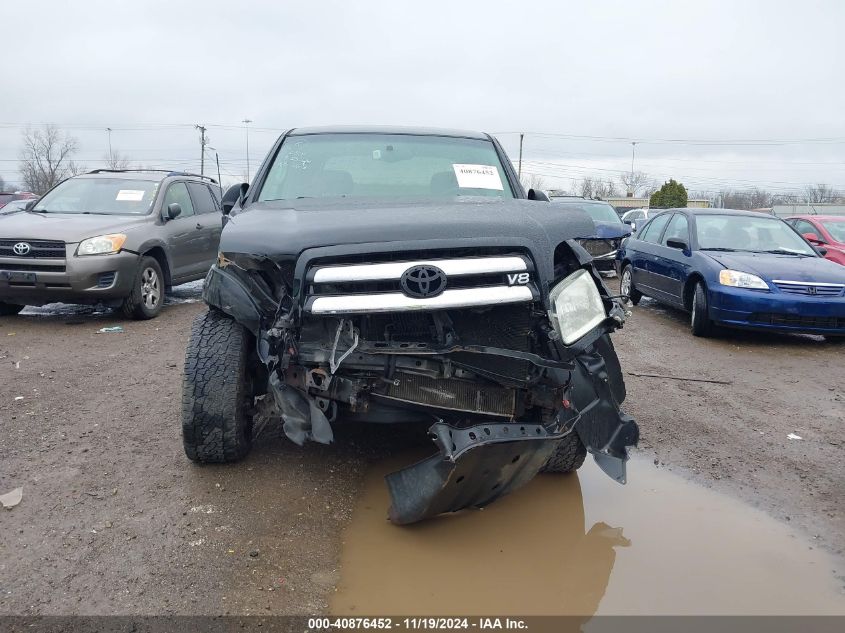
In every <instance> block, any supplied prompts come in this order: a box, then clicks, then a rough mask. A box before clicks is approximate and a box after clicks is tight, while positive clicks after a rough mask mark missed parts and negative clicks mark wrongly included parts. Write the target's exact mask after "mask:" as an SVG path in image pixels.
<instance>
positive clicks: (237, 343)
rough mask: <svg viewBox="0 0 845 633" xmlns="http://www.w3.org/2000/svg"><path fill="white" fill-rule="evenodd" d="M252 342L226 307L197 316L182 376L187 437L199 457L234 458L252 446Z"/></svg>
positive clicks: (188, 450) (188, 446) (214, 460)
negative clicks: (223, 310) (225, 312)
mask: <svg viewBox="0 0 845 633" xmlns="http://www.w3.org/2000/svg"><path fill="white" fill-rule="evenodd" d="M251 342H252V335H251V334H250V333H249V332H248V331H247V330H246V329H245V328H244V327H243V326H242V325H241V324H240V323H237V322H236V321H234V320H233V319H231V318H229V317H228V316H227V315H225V314H223V313H222V312H217V311H215V310H210V311H208V312H206V313H205V314H201V315H199V316H198V317H197V318H196V319H194V324H193V326H192V327H191V338H190V340H189V341H188V349H187V352H186V354H185V377H184V378H183V381H182V442H183V444H184V447H185V454H186V455H187V456H188V458H189V459H191V460H193V461H195V462H211V463H223V462H232V461H236V460H238V459H241V458H242V457H244V456H246V454H247V453H249V450H250V448H252V415H251V409H252V404H253V403H252V380H251V378H250V373H249V369H250V368H249V362H248V358H249V351H250V344H251Z"/></svg>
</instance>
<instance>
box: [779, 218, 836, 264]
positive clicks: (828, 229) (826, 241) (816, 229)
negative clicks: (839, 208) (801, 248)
mask: <svg viewBox="0 0 845 633" xmlns="http://www.w3.org/2000/svg"><path fill="white" fill-rule="evenodd" d="M786 221H787V222H788V223H789V224H791V225H792V226H793V227H795V230H796V231H798V232H799V233H800V234H801V235H803V236H804V239H805V240H807V241H808V242H810V244H812V245H813V246H821V247H823V248H825V249H826V250H827V255H825V257H826V258H827V259H829V260H830V261H832V262H836V263H837V264H842V265H843V266H845V215H796V216H794V217H791V218H786Z"/></svg>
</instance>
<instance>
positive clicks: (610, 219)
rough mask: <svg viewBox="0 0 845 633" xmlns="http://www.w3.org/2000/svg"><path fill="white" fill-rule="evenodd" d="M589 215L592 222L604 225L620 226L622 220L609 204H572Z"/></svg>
mask: <svg viewBox="0 0 845 633" xmlns="http://www.w3.org/2000/svg"><path fill="white" fill-rule="evenodd" d="M571 206H574V207H577V208H578V209H580V210H581V211H584V212H585V213H586V214H587V215H589V216H590V217H591V218H592V219H593V222H604V223H606V224H622V219H621V218H620V217H619V214H618V213H616V211H615V210H614V209H613V207H612V206H610V205H609V204H574V205H571Z"/></svg>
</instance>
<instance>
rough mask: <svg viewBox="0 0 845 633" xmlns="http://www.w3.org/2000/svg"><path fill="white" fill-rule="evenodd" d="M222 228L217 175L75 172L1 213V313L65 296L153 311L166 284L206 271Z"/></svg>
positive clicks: (133, 311) (145, 315) (139, 314)
mask: <svg viewBox="0 0 845 633" xmlns="http://www.w3.org/2000/svg"><path fill="white" fill-rule="evenodd" d="M221 230H222V214H221V208H220V187H219V186H218V184H217V183H216V181H215V180H213V179H212V178H208V177H202V176H198V175H196V174H188V173H183V172H168V171H164V170H120V171H114V170H103V169H98V170H95V171H92V172H89V173H87V174H84V175H80V176H75V177H73V178H69V179H67V180H65V181H63V182H61V183H60V184H58V185H56V186H55V187H54V188H53V189H51V190H50V191H48V192H47V193H46V194H45V195H44V196H42V197H41V198H40V199H39V200H37V201H33V202H32V203H31V204H29V205H27V209H26V211H25V212H22V213H15V214H10V215H6V216H3V217H0V315H12V314H17V313H18V312H20V311H21V310H22V309H23V307H24V306H25V305H43V304H45V303H52V302H56V301H61V302H66V303H103V304H105V305H109V306H113V307H120V308H122V310H123V312H124V313H125V314H126V315H127V316H129V317H133V318H136V319H150V318H152V317H154V316H156V315H157V314H158V313H159V312H160V311H161V307H162V305H163V303H164V294H165V291H166V290H167V289H169V288H171V287H172V286H176V285H179V284H182V283H185V282H188V281H194V280H196V279H202V278H203V277H204V276H205V274H206V273H207V272H208V269H209V268H210V267H211V265H212V264H213V263H214V261H215V259H216V257H217V247H218V244H219V242H220V232H221Z"/></svg>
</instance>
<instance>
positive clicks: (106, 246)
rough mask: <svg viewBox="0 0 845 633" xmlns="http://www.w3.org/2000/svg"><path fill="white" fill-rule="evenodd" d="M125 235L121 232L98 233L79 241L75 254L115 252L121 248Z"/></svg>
mask: <svg viewBox="0 0 845 633" xmlns="http://www.w3.org/2000/svg"><path fill="white" fill-rule="evenodd" d="M125 241H126V236H125V235H124V234H123V233H112V234H111V235H99V236H97V237H89V238H88V239H87V240H82V241H81V242H80V243H79V248H77V249H76V254H77V255H106V254H108V253H117V252H119V251H120V249H121V248H123V243H124V242H125Z"/></svg>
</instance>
